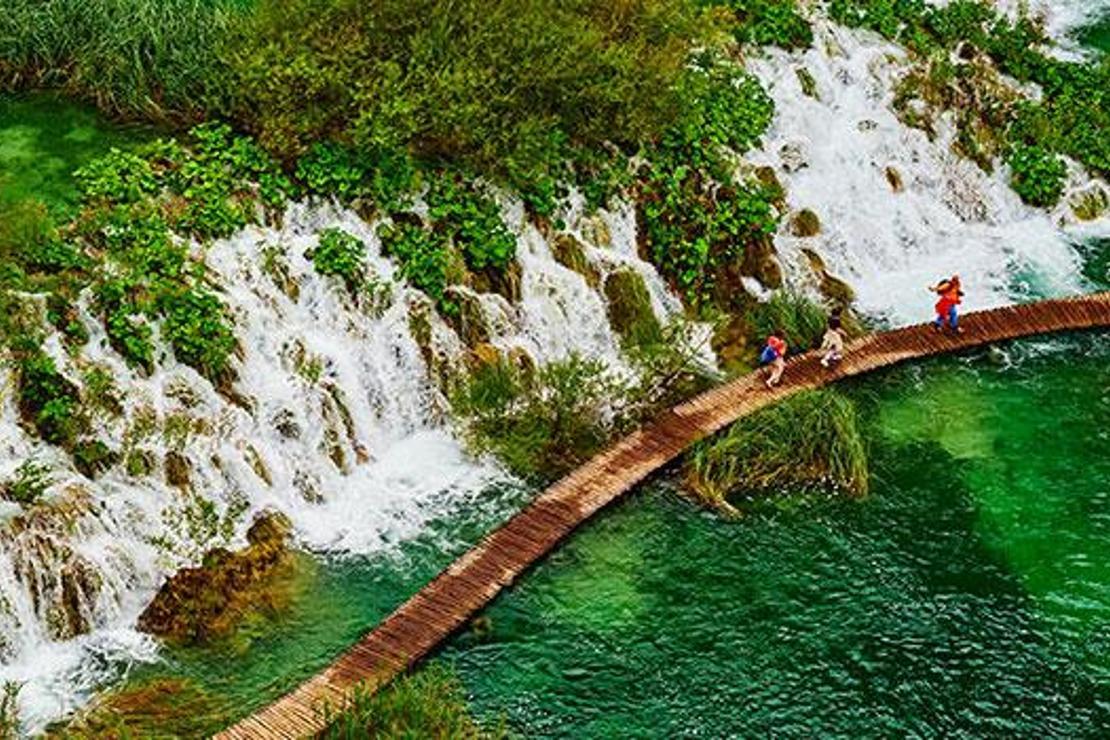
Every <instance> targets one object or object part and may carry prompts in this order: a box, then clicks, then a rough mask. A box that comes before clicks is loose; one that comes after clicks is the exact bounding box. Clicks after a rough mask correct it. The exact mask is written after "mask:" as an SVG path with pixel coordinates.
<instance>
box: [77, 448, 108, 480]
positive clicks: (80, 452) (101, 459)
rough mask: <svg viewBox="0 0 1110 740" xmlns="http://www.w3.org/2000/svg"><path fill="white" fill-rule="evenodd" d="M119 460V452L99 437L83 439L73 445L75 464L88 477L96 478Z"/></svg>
mask: <svg viewBox="0 0 1110 740" xmlns="http://www.w3.org/2000/svg"><path fill="white" fill-rule="evenodd" d="M118 461H119V453H117V452H115V451H113V450H111V449H110V448H109V447H108V445H106V444H104V443H103V442H102V441H100V440H99V439H95V440H81V441H79V442H77V443H76V444H75V445H74V446H73V464H74V466H75V467H76V468H77V471H78V472H79V473H81V475H83V476H85V477H86V478H96V477H98V476H99V475H100V474H101V473H103V472H104V471H106V470H107V469H108V468H110V467H112V466H113V465H115V464H116V463H117V462H118Z"/></svg>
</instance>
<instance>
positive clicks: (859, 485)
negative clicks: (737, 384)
mask: <svg viewBox="0 0 1110 740" xmlns="http://www.w3.org/2000/svg"><path fill="white" fill-rule="evenodd" d="M685 469H686V477H687V481H688V482H689V484H690V488H691V490H692V491H693V492H694V493H695V494H696V495H697V496H698V497H699V498H701V499H702V500H704V501H705V502H706V503H709V504H712V505H715V506H721V507H723V508H724V509H725V510H726V511H730V510H731V506H730V505H729V504H728V503H727V500H726V499H727V497H728V496H729V495H730V494H733V493H738V492H751V493H759V492H761V491H766V490H770V489H773V490H776V491H781V490H784V489H789V488H795V487H797V488H813V487H818V488H833V489H840V490H844V491H847V492H849V493H853V494H857V495H861V494H865V493H866V492H867V487H868V466H867V449H866V446H865V444H864V441H863V436H862V434H861V433H860V427H859V419H858V412H857V410H856V407H855V405H854V404H853V403H852V402H851V401H850V400H849V399H847V398H845V397H844V396H842V395H840V394H839V393H837V392H835V391H829V390H822V391H805V392H803V393H799V394H796V395H794V396H791V397H789V398H787V399H785V400H783V401H781V402H779V403H778V404H776V405H774V406H772V407H771V408H768V409H764V410H762V411H760V412H758V413H756V414H754V415H752V416H750V417H748V418H746V419H742V420H740V421H739V422H737V423H736V424H733V425H732V426H731V427H729V429H728V430H727V431H725V432H724V433H723V434H721V435H718V436H717V437H714V438H713V439H710V440H706V441H704V442H700V443H698V444H697V445H695V446H694V448H693V449H692V450H691V451H690V453H689V454H688V456H687V460H686V463H685Z"/></svg>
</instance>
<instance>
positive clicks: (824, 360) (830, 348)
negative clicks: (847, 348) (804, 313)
mask: <svg viewBox="0 0 1110 740" xmlns="http://www.w3.org/2000/svg"><path fill="white" fill-rule="evenodd" d="M842 359H844V330H843V329H841V328H840V315H839V314H833V315H832V316H830V317H829V328H828V329H826V330H825V336H824V338H823V339H822V340H821V365H822V367H832V366H833V365H835V364H836V363H838V362H840V361H841V360H842Z"/></svg>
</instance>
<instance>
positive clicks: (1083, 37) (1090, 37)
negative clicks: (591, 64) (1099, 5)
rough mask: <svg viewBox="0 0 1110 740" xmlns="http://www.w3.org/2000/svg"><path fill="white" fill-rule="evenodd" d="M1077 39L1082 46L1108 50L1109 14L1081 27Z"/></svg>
mask: <svg viewBox="0 0 1110 740" xmlns="http://www.w3.org/2000/svg"><path fill="white" fill-rule="evenodd" d="M1077 39H1078V41H1079V43H1081V44H1083V45H1084V46H1088V47H1091V48H1094V49H1101V50H1102V51H1105V52H1110V15H1107V16H1104V17H1103V18H1102V20H1100V21H1098V22H1096V23H1092V24H1091V25H1089V26H1087V27H1085V28H1083V29H1081V30H1080V31H1079V34H1078V36H1077Z"/></svg>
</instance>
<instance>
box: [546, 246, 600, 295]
mask: <svg viewBox="0 0 1110 740" xmlns="http://www.w3.org/2000/svg"><path fill="white" fill-rule="evenodd" d="M551 254H552V256H554V257H555V261H556V262H558V263H559V264H560V265H562V266H563V267H565V268H567V269H568V270H573V271H574V272H577V273H578V274H579V275H581V276H582V277H584V278H585V279H586V283H587V284H588V285H589V286H590V287H591V288H597V287H598V285H600V284H601V274H600V273H599V272H598V271H597V268H596V267H594V266H593V264H592V263H591V262H590V260H589V259H588V258H587V257H586V248H585V247H584V246H583V245H582V243H581V242H580V241H578V240H577V239H576V238H574V236H572V235H570V234H559V235H558V236H556V237H555V240H554V241H553V242H552V243H551Z"/></svg>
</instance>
